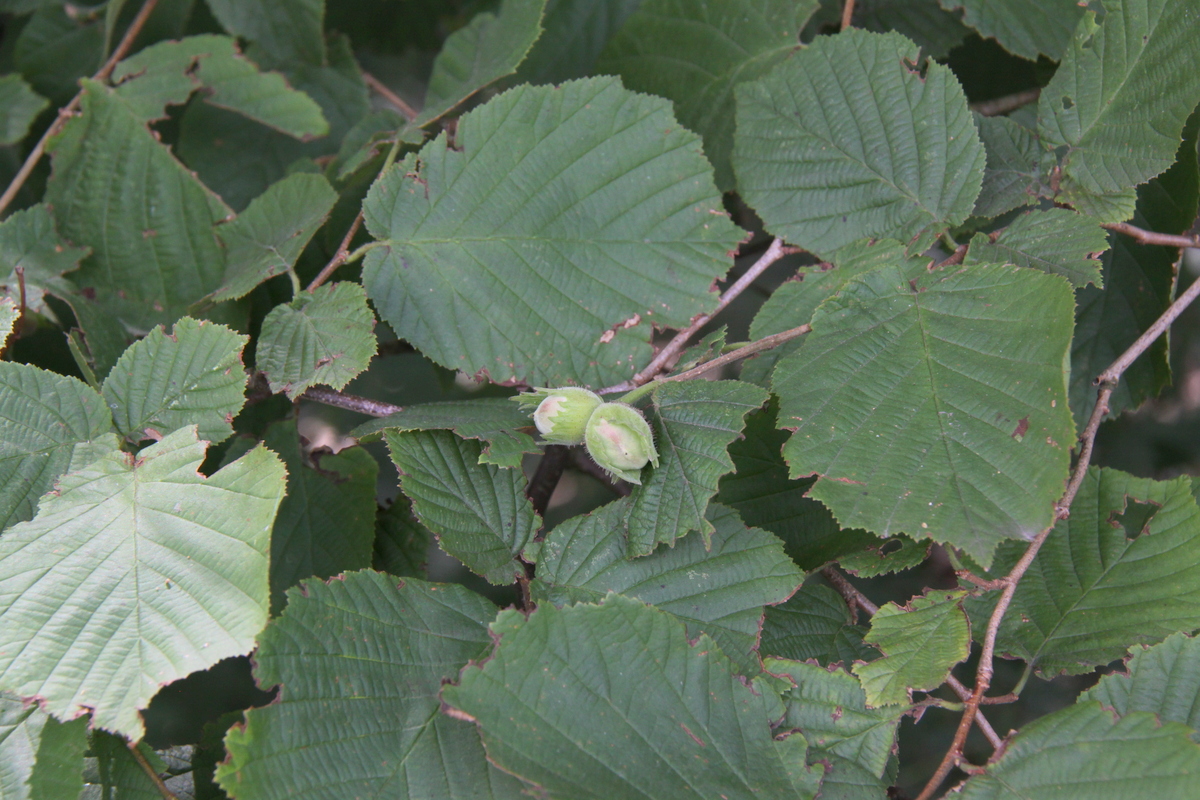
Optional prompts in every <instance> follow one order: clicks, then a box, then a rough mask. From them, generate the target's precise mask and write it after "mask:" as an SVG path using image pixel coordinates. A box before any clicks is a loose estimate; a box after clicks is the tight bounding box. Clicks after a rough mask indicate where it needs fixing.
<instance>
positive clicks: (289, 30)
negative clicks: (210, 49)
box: [205, 0, 326, 65]
mask: <svg viewBox="0 0 1200 800" xmlns="http://www.w3.org/2000/svg"><path fill="white" fill-rule="evenodd" d="M205 2H206V3H207V4H208V7H209V8H210V9H211V10H212V13H213V16H215V17H216V18H217V21H218V22H220V23H221V26H222V27H223V28H225V30H227V31H229V32H230V33H232V34H233V35H234V36H240V37H242V38H244V39H248V40H250V41H251V42H253V43H254V44H255V45H256V46H257V48H258V49H260V50H261V51H262V53H263V54H264V55H265V56H266V57H267V58H268V59H269V61H271V62H273V63H274V64H278V63H286V64H293V63H307V64H315V65H322V64H325V63H326V54H325V35H324V33H323V31H322V26H323V23H324V18H325V0H205Z"/></svg>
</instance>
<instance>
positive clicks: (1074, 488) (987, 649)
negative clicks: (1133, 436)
mask: <svg viewBox="0 0 1200 800" xmlns="http://www.w3.org/2000/svg"><path fill="white" fill-rule="evenodd" d="M1198 295H1200V281H1194V282H1193V283H1192V285H1191V286H1189V287H1188V288H1187V291H1185V292H1184V293H1183V294H1181V295H1180V296H1179V297H1178V298H1177V299H1176V300H1175V302H1173V303H1171V305H1170V306H1169V307H1168V308H1167V310H1166V311H1164V312H1163V313H1162V315H1161V316H1159V318H1158V319H1157V320H1155V321H1154V324H1153V325H1151V326H1150V327H1149V328H1147V330H1146V333H1144V334H1142V335H1141V336H1139V337H1138V338H1137V341H1135V342H1134V343H1133V344H1131V345H1130V346H1129V348H1128V349H1127V350H1126V351H1125V352H1124V353H1122V354H1121V355H1120V356H1119V357H1118V358H1117V359H1116V361H1114V362H1113V363H1112V364H1111V365H1110V366H1109V367H1108V369H1106V370H1104V372H1102V373H1100V376H1099V377H1098V378H1096V381H1095V383H1096V384H1098V385H1099V391H1098V392H1097V394H1096V405H1095V407H1094V408H1093V409H1092V416H1091V417H1090V418H1089V419H1088V422H1087V425H1086V426H1085V427H1084V429H1083V433H1082V434H1081V435H1080V437H1079V444H1080V447H1079V459H1078V460H1077V461H1076V462H1075V469H1074V470H1073V471H1072V472H1071V479H1070V481H1069V482H1068V483H1067V488H1066V491H1064V492H1063V495H1062V498H1061V499H1060V500H1059V501H1058V503H1057V505H1056V506H1055V512H1054V522H1052V523H1051V524H1050V525H1048V526H1047V527H1046V528H1045V529H1044V530H1043V531H1042V532H1041V533H1039V534H1038V535H1037V537H1035V538H1034V540H1033V541H1032V542H1030V543H1029V547H1027V548H1026V549H1025V552H1024V553H1023V554H1022V555H1021V559H1020V560H1019V561H1017V563H1016V564H1015V565H1014V566H1013V568H1012V569H1011V570H1010V571H1009V573H1008V574H1007V575H1005V576H1004V577H1003V578H1001V579H1000V580H1001V581H1002V582H1003V583H1004V588H1003V589H1002V590H1001V593H1000V597H999V599H998V600H997V601H996V606H995V608H993V609H992V615H991V617H990V618H989V619H988V626H987V631H986V632H985V633H984V636H983V650H982V653H981V654H980V657H979V668H978V669H977V670H976V673H975V687H974V689H973V690H972V692H971V697H970V698H969V699H968V700H967V701H966V708H965V709H963V716H962V719H961V720H960V721H959V725H958V729H957V730H956V731H955V732H954V741H953V743H952V744H951V745H950V749H949V750H947V751H946V755H945V756H944V757H943V758H942V762H941V764H939V765H938V768H937V770H936V771H935V772H934V774H933V777H931V778H930V779H929V782H928V783H926V784H925V788H924V789H923V790H922V791H921V794H920V795H919V796H918V797H917V800H928V798H931V797H932V796H933V793H934V792H935V791H937V789H938V787H939V786H941V784H942V781H944V780H945V779H946V776H947V775H949V774H950V770H951V769H953V768H954V766H955V765H956V764H957V763H958V762H959V761H960V759H961V758H962V746H963V743H964V742H965V741H966V738H967V733H968V732H969V731H970V729H971V724H972V721H973V720H974V718H975V715H976V714H978V713H979V705H980V704H981V703H982V702H983V699H984V698H983V695H984V693H985V692H986V691H987V690H988V688H989V687H990V686H991V681H992V675H993V664H992V661H993V658H994V657H995V652H996V638H997V636H998V635H999V632H1000V623H1001V622H1002V621H1003V620H1004V615H1005V613H1006V612H1007V611H1008V607H1009V605H1010V604H1011V603H1012V599H1013V595H1014V594H1016V591H1017V584H1018V583H1019V582H1020V580H1021V578H1022V576H1024V575H1025V572H1026V571H1027V570H1028V569H1029V567H1030V565H1032V564H1033V560H1034V558H1035V557H1036V556H1037V554H1038V551H1039V550H1040V549H1041V547H1042V544H1043V543H1045V541H1046V539H1047V537H1049V536H1050V533H1051V531H1053V530H1054V526H1055V524H1056V523H1057V522H1058V521H1060V520H1065V519H1067V517H1069V516H1070V515H1071V504H1072V503H1073V502H1075V496H1076V494H1078V493H1079V487H1080V486H1082V485H1083V481H1084V479H1085V478H1086V477H1087V470H1088V467H1089V466H1090V464H1091V460H1092V453H1093V452H1094V450H1095V445H1096V433H1097V432H1098V431H1099V430H1100V423H1101V422H1103V421H1104V416H1105V415H1106V414H1107V413H1108V401H1109V399H1110V398H1111V397H1112V393H1113V390H1114V389H1115V388H1116V386H1117V383H1118V382H1119V381H1120V380H1121V377H1122V375H1124V373H1125V370H1127V369H1128V368H1129V366H1130V365H1131V364H1133V362H1134V361H1136V360H1137V358H1138V356H1140V355H1141V354H1142V353H1144V352H1146V350H1147V349H1149V347H1150V345H1151V344H1153V343H1154V341H1155V340H1156V339H1157V338H1158V337H1159V336H1161V335H1162V334H1163V333H1164V332H1166V330H1167V328H1169V327H1170V325H1171V322H1172V321H1174V320H1175V319H1176V318H1177V317H1178V316H1179V315H1180V314H1181V313H1183V311H1184V309H1186V308H1187V307H1188V306H1189V305H1190V304H1191V303H1192V301H1194V300H1195V299H1196V297H1197V296H1198Z"/></svg>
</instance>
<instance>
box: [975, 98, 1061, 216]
mask: <svg viewBox="0 0 1200 800" xmlns="http://www.w3.org/2000/svg"><path fill="white" fill-rule="evenodd" d="M975 121H976V124H977V125H978V126H979V137H980V138H981V139H982V140H983V146H984V148H985V149H986V150H987V165H986V166H985V167H984V170H983V188H982V189H980V191H979V198H978V199H977V200H976V201H975V209H974V211H972V212H971V213H972V214H974V215H975V216H978V217H998V216H1000V215H1001V214H1003V213H1004V212H1006V211H1011V210H1012V209H1014V208H1018V207H1020V206H1024V205H1029V204H1030V203H1032V202H1033V201H1034V200H1035V199H1036V198H1037V197H1038V196H1040V195H1049V193H1050V189H1049V177H1050V176H1049V172H1050V168H1051V167H1053V166H1054V154H1053V152H1052V151H1049V150H1046V149H1044V148H1043V147H1042V146H1041V144H1040V142H1039V141H1038V135H1037V134H1036V133H1034V132H1033V131H1031V130H1029V129H1028V128H1026V127H1024V126H1023V125H1021V124H1020V123H1018V122H1017V121H1016V120H1012V119H1009V118H1008V117H976V120H975Z"/></svg>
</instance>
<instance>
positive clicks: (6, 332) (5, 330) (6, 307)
mask: <svg viewBox="0 0 1200 800" xmlns="http://www.w3.org/2000/svg"><path fill="white" fill-rule="evenodd" d="M20 317H21V310H20V309H19V308H17V303H16V301H15V300H13V299H12V298H11V297H0V350H3V349H4V346H5V345H6V344H8V337H9V336H12V332H13V327H14V326H15V325H16V324H17V320H18V319H20Z"/></svg>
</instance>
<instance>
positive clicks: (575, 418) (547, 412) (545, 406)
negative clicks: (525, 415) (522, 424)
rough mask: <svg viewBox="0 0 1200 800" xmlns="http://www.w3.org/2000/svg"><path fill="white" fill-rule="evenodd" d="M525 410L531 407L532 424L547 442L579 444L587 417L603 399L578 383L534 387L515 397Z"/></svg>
mask: <svg viewBox="0 0 1200 800" xmlns="http://www.w3.org/2000/svg"><path fill="white" fill-rule="evenodd" d="M513 399H514V400H516V401H517V402H518V403H520V404H521V408H523V409H525V410H529V409H531V408H532V409H534V411H533V424H534V425H536V426H537V429H538V432H539V433H541V434H542V439H543V440H545V441H546V442H548V443H549V444H565V445H575V444H582V443H583V437H584V433H585V431H586V429H587V423H588V419H590V418H591V416H592V412H593V411H595V410H596V408H597V407H599V406H600V404H601V403H603V402H604V401H603V400H601V399H600V395H598V394H596V393H595V392H591V391H588V390H587V389H581V388H579V387H578V386H563V387H561V388H558V389H546V388H541V389H535V390H534V391H532V392H524V393H522V394H519V395H517V396H516V397H515V398H513Z"/></svg>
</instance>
